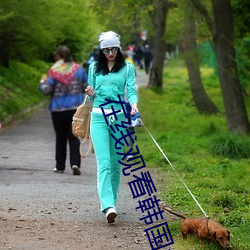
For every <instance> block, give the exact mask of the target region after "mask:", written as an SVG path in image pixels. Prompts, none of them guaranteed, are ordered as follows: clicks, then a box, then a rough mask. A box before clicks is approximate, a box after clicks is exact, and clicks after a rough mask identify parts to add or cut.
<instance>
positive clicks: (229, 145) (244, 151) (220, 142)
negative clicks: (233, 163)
mask: <svg viewBox="0 0 250 250" xmlns="http://www.w3.org/2000/svg"><path fill="white" fill-rule="evenodd" d="M211 151H212V153H213V154H215V155H219V156H223V157H227V158H231V159H240V158H249V157H250V146H249V141H248V142H247V138H243V137H242V138H241V137H239V136H236V135H226V136H223V135H222V136H219V137H216V138H214V139H213V140H212V143H211Z"/></svg>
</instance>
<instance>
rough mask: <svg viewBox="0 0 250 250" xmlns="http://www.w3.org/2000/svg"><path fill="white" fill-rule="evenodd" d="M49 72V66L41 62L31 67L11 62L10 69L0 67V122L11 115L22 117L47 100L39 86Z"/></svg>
mask: <svg viewBox="0 0 250 250" xmlns="http://www.w3.org/2000/svg"><path fill="white" fill-rule="evenodd" d="M47 70H48V65H47V64H45V63H43V62H39V61H36V62H32V63H31V64H30V65H27V64H24V63H21V62H11V65H10V68H8V69H6V68H4V67H0V122H4V121H5V120H6V118H8V117H9V116H10V115H12V116H14V117H15V118H18V117H20V114H21V111H23V110H25V109H28V108H30V107H34V105H36V104H38V103H40V102H41V101H42V100H44V99H45V97H44V95H42V94H41V93H40V92H39V90H38V84H39V81H40V79H41V76H42V74H44V73H46V72H47Z"/></svg>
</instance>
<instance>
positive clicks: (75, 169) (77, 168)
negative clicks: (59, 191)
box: [72, 165, 81, 175]
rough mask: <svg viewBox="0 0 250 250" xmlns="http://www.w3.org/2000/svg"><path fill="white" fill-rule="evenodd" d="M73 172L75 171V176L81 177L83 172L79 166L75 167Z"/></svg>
mask: <svg viewBox="0 0 250 250" xmlns="http://www.w3.org/2000/svg"><path fill="white" fill-rule="evenodd" d="M72 170H73V175H81V171H80V168H79V167H78V166H76V165H73V166H72Z"/></svg>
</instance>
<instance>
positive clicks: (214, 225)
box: [162, 206, 231, 249]
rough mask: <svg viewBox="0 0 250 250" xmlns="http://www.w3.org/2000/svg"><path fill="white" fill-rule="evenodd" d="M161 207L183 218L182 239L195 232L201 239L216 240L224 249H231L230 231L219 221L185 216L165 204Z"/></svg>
mask: <svg viewBox="0 0 250 250" xmlns="http://www.w3.org/2000/svg"><path fill="white" fill-rule="evenodd" d="M162 208H163V209H164V210H166V211H168V212H169V213H171V214H174V215H175V216H178V217H180V218H182V219H183V220H184V221H183V223H182V225H181V232H182V237H183V239H187V235H188V234H195V235H197V236H198V238H199V239H200V240H201V241H203V240H210V241H217V242H218V243H219V244H220V245H221V246H222V247H223V248H224V249H231V247H230V244H229V240H230V232H229V231H228V230H227V229H226V228H224V227H222V225H221V224H220V223H219V222H217V221H214V220H211V219H210V218H187V217H186V216H185V215H182V214H179V213H177V212H173V211H172V210H171V209H169V208H166V207H165V206H162Z"/></svg>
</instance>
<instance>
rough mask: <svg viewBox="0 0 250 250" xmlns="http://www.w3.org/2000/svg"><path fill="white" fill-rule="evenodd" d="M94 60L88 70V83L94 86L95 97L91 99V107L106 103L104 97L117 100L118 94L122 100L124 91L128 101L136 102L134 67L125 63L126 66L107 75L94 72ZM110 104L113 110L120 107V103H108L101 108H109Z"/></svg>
mask: <svg viewBox="0 0 250 250" xmlns="http://www.w3.org/2000/svg"><path fill="white" fill-rule="evenodd" d="M94 65H95V62H93V63H92V64H91V65H90V67H89V71H88V84H89V85H90V86H91V87H92V88H94V90H95V97H94V98H91V99H92V100H93V107H97V108H99V106H100V105H102V104H104V103H107V101H106V100H105V99H109V100H112V101H119V98H118V95H120V97H121V100H122V101H123V102H124V101H125V100H124V94H125V93H126V95H127V99H128V101H129V103H130V104H131V105H132V104H133V103H137V102H138V98H137V91H136V84H135V69H134V66H133V65H132V64H131V63H128V62H127V63H126V66H125V67H123V68H121V69H120V70H119V71H118V72H110V73H109V74H107V75H102V74H97V73H95V67H94ZM111 106H113V107H114V109H115V110H119V109H121V104H120V103H110V104H107V105H105V106H102V107H103V108H108V109H110V108H111Z"/></svg>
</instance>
